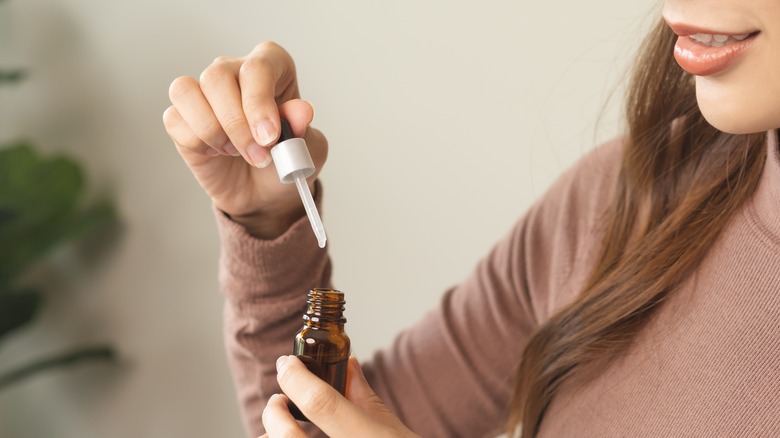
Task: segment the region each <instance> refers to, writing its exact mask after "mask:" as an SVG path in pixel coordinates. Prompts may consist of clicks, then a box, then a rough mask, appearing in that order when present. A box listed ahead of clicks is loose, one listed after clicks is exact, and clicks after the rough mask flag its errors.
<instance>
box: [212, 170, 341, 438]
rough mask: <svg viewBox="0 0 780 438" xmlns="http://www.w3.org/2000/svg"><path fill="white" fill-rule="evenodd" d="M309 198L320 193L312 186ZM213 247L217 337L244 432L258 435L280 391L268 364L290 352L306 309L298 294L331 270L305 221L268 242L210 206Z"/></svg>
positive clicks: (324, 280)
mask: <svg viewBox="0 0 780 438" xmlns="http://www.w3.org/2000/svg"><path fill="white" fill-rule="evenodd" d="M315 193H316V198H317V199H316V201H318V202H319V198H321V193H322V189H321V188H320V187H319V182H317V190H316V191H315ZM215 215H216V219H217V229H218V230H219V236H220V242H221V254H220V260H219V285H220V289H221V291H222V293H223V294H224V296H225V304H224V310H223V312H224V315H223V319H224V323H223V335H224V339H225V348H226V350H227V357H228V365H229V367H230V370H231V372H232V374H233V381H234V383H235V386H236V392H237V395H238V401H239V405H240V408H241V416H242V419H243V421H244V428H245V430H246V431H247V433H248V434H249V436H250V437H252V438H254V437H257V436H259V435H261V434H262V433H263V426H262V419H261V417H262V414H263V409H264V408H265V405H266V402H267V401H268V398H269V397H270V396H271V395H272V394H275V393H279V392H281V391H280V389H279V385H278V383H277V382H276V359H278V358H279V356H282V355H285V354H290V353H291V352H292V347H293V344H292V342H293V335H294V334H295V333H296V332H297V331H298V329H300V326H301V315H303V313H304V312H305V310H306V300H305V299H304V298H305V297H306V293H307V292H308V290H309V289H311V288H313V287H330V272H331V265H330V259H329V257H328V254H327V251H325V250H324V249H320V248H319V247H318V245H317V240H316V238H315V237H314V234H313V233H312V231H311V226H310V225H309V222H308V219H307V218H306V216H304V217H302V218H300V219H299V220H298V221H297V222H295V223H294V224H293V225H292V226H291V227H290V228H289V229H288V230H287V231H286V232H285V233H284V234H283V235H281V236H279V237H278V238H276V239H274V240H261V239H256V238H254V237H252V236H250V235H249V234H248V233H247V231H246V229H245V228H244V227H243V226H241V225H239V224H238V223H236V222H234V221H232V220H231V219H230V218H228V217H227V216H226V215H225V214H224V213H223V212H222V211H220V210H217V209H215Z"/></svg>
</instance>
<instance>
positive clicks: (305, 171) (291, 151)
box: [271, 119, 328, 248]
mask: <svg viewBox="0 0 780 438" xmlns="http://www.w3.org/2000/svg"><path fill="white" fill-rule="evenodd" d="M281 122H282V133H281V135H280V136H279V143H277V144H276V146H274V147H272V148H271V157H272V158H273V160H274V165H275V166H276V172H277V173H278V174H279V181H281V182H282V183H283V184H292V183H295V186H296V187H297V188H298V194H299V195H300V196H301V201H303V208H304V209H305V210H306V215H307V216H308V217H309V222H310V223H311V228H312V229H313V230H314V235H315V236H317V243H318V244H319V246H320V248H325V242H326V241H327V240H328V238H327V237H326V236H325V227H323V226H322V219H320V214H319V212H318V211H317V206H316V205H315V204H314V198H312V196H311V191H310V190H309V184H307V183H306V178H308V177H310V176H311V175H312V174H314V162H312V161H311V155H309V148H308V147H306V141H304V140H303V139H302V138H296V137H293V132H292V128H290V124H289V123H288V122H287V120H285V119H282V120H281Z"/></svg>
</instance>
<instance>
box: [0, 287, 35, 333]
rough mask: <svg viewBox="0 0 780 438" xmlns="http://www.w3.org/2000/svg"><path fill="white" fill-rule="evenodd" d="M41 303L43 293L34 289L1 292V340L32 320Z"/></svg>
mask: <svg viewBox="0 0 780 438" xmlns="http://www.w3.org/2000/svg"><path fill="white" fill-rule="evenodd" d="M40 304H41V295H40V294H39V293H38V292H35V291H32V290H25V291H22V292H10V293H8V292H7V293H3V294H0V340H2V339H3V337H5V335H7V334H8V333H10V332H12V331H14V330H15V329H17V328H19V327H21V326H23V325H25V324H26V323H28V322H30V321H31V320H32V319H33V317H34V316H35V314H36V312H37V311H38V308H39V307H40Z"/></svg>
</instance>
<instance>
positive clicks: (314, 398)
mask: <svg viewBox="0 0 780 438" xmlns="http://www.w3.org/2000/svg"><path fill="white" fill-rule="evenodd" d="M276 371H277V377H276V378H277V380H278V381H279V386H281V388H282V391H284V393H285V394H287V395H286V396H285V395H281V394H274V395H273V396H271V398H270V399H269V400H268V404H267V405H266V407H265V410H264V411H263V425H264V426H265V430H266V434H265V435H263V436H262V437H261V438H266V437H268V438H274V437H302V438H303V437H306V434H305V433H304V431H303V429H302V428H301V427H300V425H299V424H298V422H297V421H296V420H295V419H294V418H293V416H292V415H291V414H290V411H289V409H288V407H287V404H288V400H292V401H293V402H294V403H295V404H296V406H298V409H300V410H301V412H303V414H304V415H306V418H308V419H309V420H310V421H311V422H312V423H314V424H315V425H317V426H318V427H319V428H320V429H321V430H322V431H323V432H325V434H326V435H328V436H329V437H333V438H344V437H354V436H361V437H363V436H381V437H410V438H411V437H418V435H416V434H414V433H413V432H412V431H410V430H409V429H408V428H407V427H406V426H404V425H403V423H401V420H399V419H398V417H396V416H395V415H394V414H393V413H392V412H390V409H388V407H387V406H385V404H384V403H382V400H380V399H379V397H378V396H377V395H376V394H375V393H374V391H373V390H372V389H371V388H370V387H369V386H368V382H366V378H365V377H364V376H363V370H362V368H361V367H360V364H359V363H358V361H357V359H355V358H354V357H350V358H349V365H348V369H347V390H346V398H345V397H344V396H342V395H341V394H339V393H338V391H336V390H335V389H333V388H332V387H331V386H330V385H328V384H327V383H325V382H323V381H322V380H320V379H319V378H318V377H317V376H315V375H314V374H312V373H311V372H309V370H308V369H306V366H305V365H304V364H303V362H301V361H300V360H299V359H298V358H297V357H295V356H282V357H280V358H279V360H278V361H277V362H276ZM288 397H289V399H288ZM418 438H419V437H418Z"/></svg>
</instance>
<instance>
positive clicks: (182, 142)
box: [163, 105, 219, 156]
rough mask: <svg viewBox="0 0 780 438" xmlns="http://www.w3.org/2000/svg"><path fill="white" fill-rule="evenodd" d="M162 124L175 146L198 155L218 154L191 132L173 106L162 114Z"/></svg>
mask: <svg viewBox="0 0 780 438" xmlns="http://www.w3.org/2000/svg"><path fill="white" fill-rule="evenodd" d="M163 124H164V125H165V129H166V131H168V135H170V136H171V139H173V142H174V143H176V145H177V146H179V147H181V148H184V149H187V150H189V151H192V152H195V153H198V154H206V155H211V156H215V155H218V154H219V152H218V151H217V150H216V149H212V148H211V147H210V146H209V145H207V144H206V143H205V142H204V141H203V140H201V139H200V138H198V136H197V135H195V133H194V132H192V129H190V127H189V126H188V125H187V123H186V122H185V121H184V119H183V118H182V116H181V114H179V111H178V110H177V109H176V107H174V106H173V105H171V106H169V107H168V109H166V110H165V112H164V113H163Z"/></svg>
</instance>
